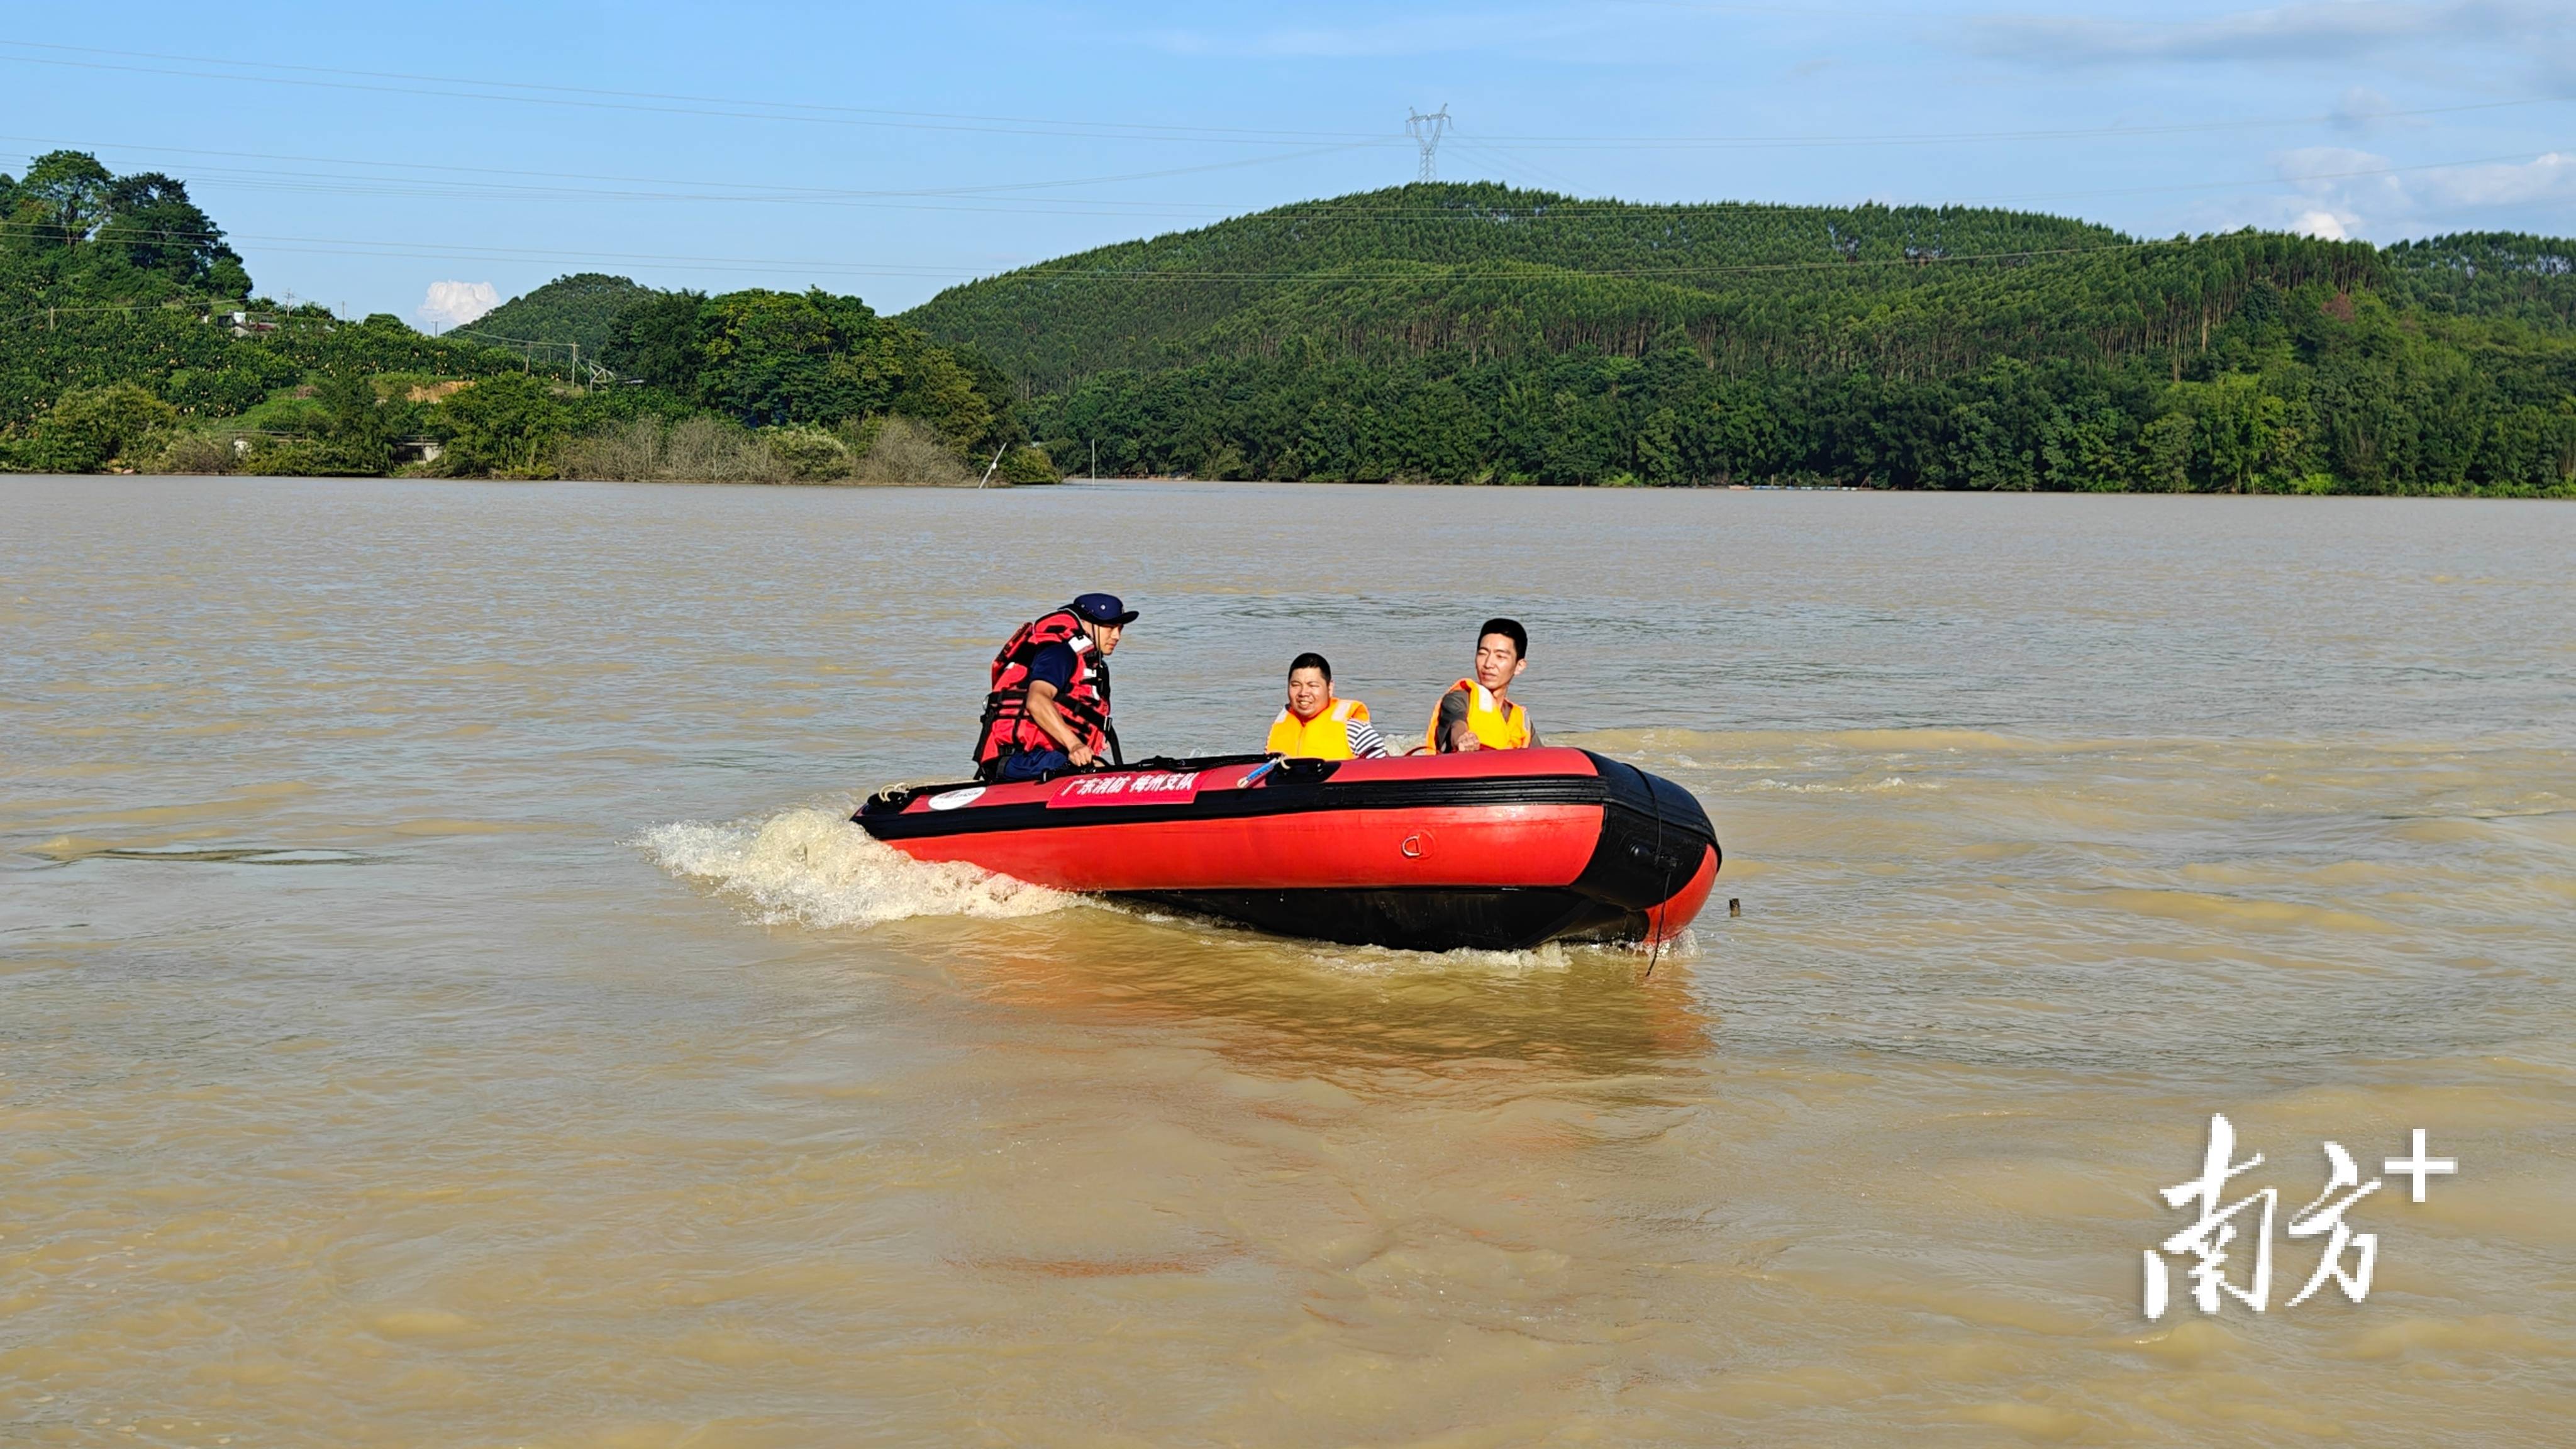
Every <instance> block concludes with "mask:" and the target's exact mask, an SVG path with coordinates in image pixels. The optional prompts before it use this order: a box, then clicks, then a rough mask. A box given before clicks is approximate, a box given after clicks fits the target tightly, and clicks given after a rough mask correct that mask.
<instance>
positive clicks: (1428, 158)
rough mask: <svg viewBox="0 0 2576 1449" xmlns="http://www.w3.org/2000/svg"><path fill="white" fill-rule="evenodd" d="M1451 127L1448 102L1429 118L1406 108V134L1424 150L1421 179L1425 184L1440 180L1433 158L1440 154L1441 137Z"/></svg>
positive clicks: (1441, 105)
mask: <svg viewBox="0 0 2576 1449" xmlns="http://www.w3.org/2000/svg"><path fill="white" fill-rule="evenodd" d="M1449 125H1450V121H1449V103H1448V102H1447V101H1442V102H1441V103H1440V109H1438V110H1436V111H1434V112H1432V113H1431V114H1430V115H1427V116H1426V115H1424V114H1422V113H1421V112H1420V111H1417V110H1414V109H1413V108H1412V107H1410V106H1407V107H1406V108H1405V114H1404V133H1405V134H1406V135H1408V136H1411V137H1412V138H1413V144H1415V145H1417V146H1419V147H1421V148H1422V176H1421V179H1422V181H1423V182H1424V183H1425V184H1428V183H1430V182H1433V181H1437V180H1439V179H1440V177H1439V173H1438V172H1437V170H1436V169H1435V168H1434V167H1433V165H1432V158H1433V156H1435V155H1436V154H1437V153H1438V152H1439V150H1440V137H1441V135H1442V134H1443V133H1445V132H1446V131H1448V129H1449Z"/></svg>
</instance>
